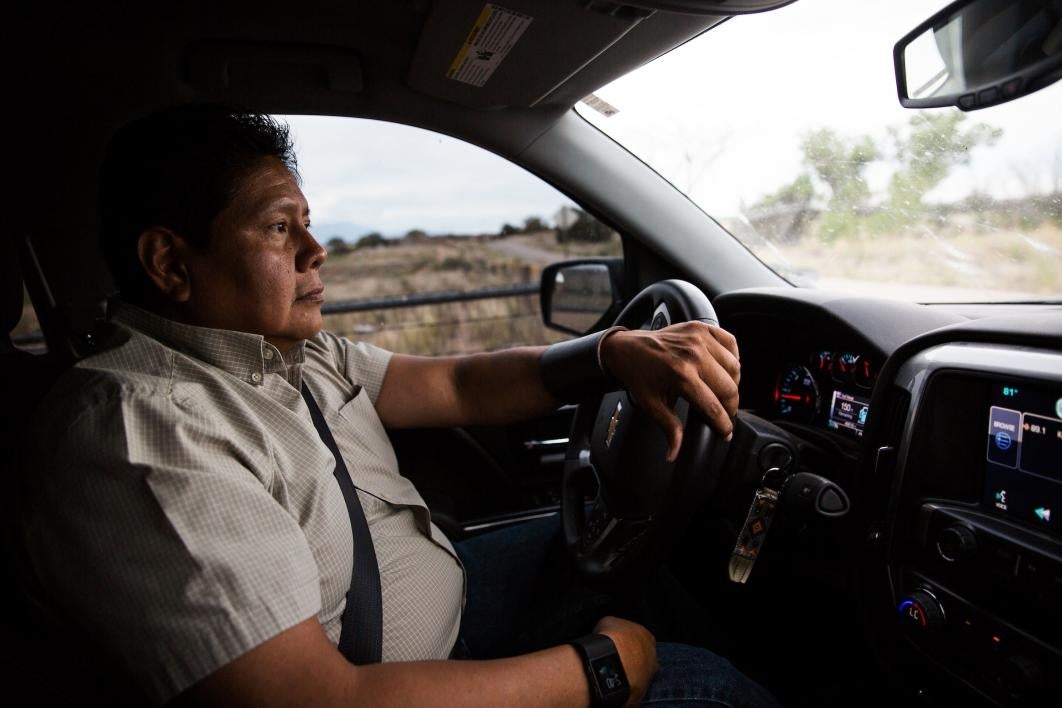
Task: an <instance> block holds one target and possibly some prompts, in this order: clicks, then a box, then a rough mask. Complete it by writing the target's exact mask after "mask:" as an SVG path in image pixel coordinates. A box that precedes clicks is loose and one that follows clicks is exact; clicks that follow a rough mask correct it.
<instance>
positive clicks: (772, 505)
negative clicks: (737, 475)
mask: <svg viewBox="0 0 1062 708" xmlns="http://www.w3.org/2000/svg"><path fill="white" fill-rule="evenodd" d="M787 478H788V473H787V472H786V471H785V470H783V469H782V468H780V467H772V468H770V469H769V470H767V472H766V473H764V475H763V480H762V481H761V482H760V486H759V488H757V489H756V493H755V494H754V495H753V497H752V505H751V506H750V507H749V513H748V516H747V517H745V524H744V526H742V527H741V532H740V533H738V537H737V543H736V544H735V545H734V551H733V553H731V555H730V568H729V570H730V580H731V581H733V582H735V583H745V582H747V581H748V579H749V576H750V575H752V566H753V565H755V563H756V558H757V557H758V556H759V555H760V549H761V548H762V547H763V542H764V541H765V540H766V539H767V531H768V530H769V529H770V528H771V521H772V520H773V518H774V513H775V511H776V510H777V509H778V499H779V496H780V494H781V492H782V489H783V488H784V487H785V482H786V479H787Z"/></svg>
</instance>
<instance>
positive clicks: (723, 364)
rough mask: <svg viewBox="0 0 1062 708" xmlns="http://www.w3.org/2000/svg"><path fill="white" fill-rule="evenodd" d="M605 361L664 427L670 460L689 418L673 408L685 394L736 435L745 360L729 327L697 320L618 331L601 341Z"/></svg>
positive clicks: (720, 428) (718, 427)
mask: <svg viewBox="0 0 1062 708" xmlns="http://www.w3.org/2000/svg"><path fill="white" fill-rule="evenodd" d="M601 363H602V365H603V367H604V369H605V370H606V371H608V372H609V373H610V374H612V375H613V376H614V377H615V378H617V379H619V381H621V382H622V383H623V385H624V386H625V387H626V388H627V390H628V391H629V392H630V394H631V396H632V397H633V398H634V399H635V400H636V401H637V402H638V404H639V405H640V406H642V407H643V408H644V409H645V411H646V412H647V413H649V414H650V415H651V416H652V418H653V419H654V420H655V421H656V422H657V423H658V424H659V425H660V427H661V428H662V429H663V431H664V434H665V435H666V436H667V441H668V445H667V461H668V462H674V461H675V459H676V458H677V457H678V453H679V448H680V447H681V445H682V432H683V423H682V421H680V420H679V418H678V417H677V416H676V415H675V413H674V410H673V409H674V406H675V400H676V399H677V398H679V397H682V398H685V399H686V400H687V401H689V402H690V405H691V406H693V408H695V409H696V410H697V411H699V412H700V414H701V415H702V416H703V417H704V419H705V421H706V422H707V423H708V424H709V425H711V427H712V428H713V429H715V431H716V432H718V433H719V434H720V435H721V436H723V437H724V439H726V440H729V439H730V436H731V435H733V430H734V424H733V421H732V418H733V416H734V415H735V414H736V413H737V409H738V382H739V381H740V380H741V363H740V361H739V355H738V345H737V340H736V339H735V338H734V335H732V334H730V333H729V332H727V331H726V330H725V329H722V328H720V327H718V326H716V325H710V324H705V323H704V322H696V321H691V322H680V323H678V324H673V325H670V326H668V327H664V328H663V329H659V330H655V331H654V330H640V329H636V330H621V331H617V332H615V333H613V334H610V335H609V336H607V337H606V338H605V339H604V340H603V341H602V342H601Z"/></svg>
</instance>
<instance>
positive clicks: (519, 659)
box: [347, 645, 590, 707]
mask: <svg viewBox="0 0 1062 708" xmlns="http://www.w3.org/2000/svg"><path fill="white" fill-rule="evenodd" d="M355 676H356V678H355V680H354V681H353V682H352V685H351V689H352V695H351V696H350V703H348V704H347V705H372V706H391V705H393V706H432V705H439V706H569V707H570V706H586V705H589V703H590V692H589V684H588V683H587V679H586V674H585V673H584V671H583V667H582V659H581V658H580V657H579V655H578V653H577V652H576V651H575V649H574V648H572V647H571V646H567V645H565V646H557V647H552V648H550V649H545V650H543V651H538V652H535V653H533V654H525V655H523V656H516V657H512V658H509V659H496V660H493V661H427V662H416V663H404V664H376V665H373V666H364V667H359V668H358V669H357V670H356V672H355Z"/></svg>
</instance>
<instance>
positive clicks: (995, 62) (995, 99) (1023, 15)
mask: <svg viewBox="0 0 1062 708" xmlns="http://www.w3.org/2000/svg"><path fill="white" fill-rule="evenodd" d="M893 62H894V64H895V66H896V90H897V93H898V94H899V98H900V104H901V105H903V106H904V107H905V108H933V107H938V106H957V107H959V108H960V109H962V110H964V111H973V110H977V109H979V108H986V107H988V106H992V105H996V104H998V103H1005V102H1007V101H1012V100H1014V99H1015V98H1018V97H1020V96H1024V95H1025V94H1028V93H1032V92H1033V91H1038V90H1040V89H1042V88H1044V87H1045V86H1049V85H1051V84H1053V83H1054V82H1055V81H1058V79H1059V78H1062V0H958V2H953V3H952V4H950V5H948V6H947V7H945V8H944V9H943V10H941V11H940V12H938V13H937V14H935V15H933V16H932V17H930V18H929V19H928V20H926V21H925V22H923V23H922V24H920V25H919V26H918V27H916V28H915V29H914V30H912V31H911V32H910V33H909V34H908V35H907V36H906V37H904V38H903V39H901V40H900V41H899V42H897V43H896V47H895V48H894V49H893Z"/></svg>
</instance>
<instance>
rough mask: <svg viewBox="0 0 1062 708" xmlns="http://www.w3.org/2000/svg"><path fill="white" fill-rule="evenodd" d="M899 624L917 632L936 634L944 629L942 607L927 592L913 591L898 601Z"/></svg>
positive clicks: (923, 590)
mask: <svg viewBox="0 0 1062 708" xmlns="http://www.w3.org/2000/svg"><path fill="white" fill-rule="evenodd" d="M897 610H898V612H899V618H900V624H902V625H905V626H907V627H910V628H912V629H914V630H916V631H918V632H937V631H939V630H940V629H941V628H943V627H944V620H945V617H944V607H943V606H942V605H941V604H940V602H939V601H938V600H937V598H935V597H933V594H932V593H930V592H929V591H928V590H925V589H922V590H915V591H914V592H912V593H910V594H909V595H907V596H906V597H903V598H901V599H900V604H899V606H898V607H897Z"/></svg>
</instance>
